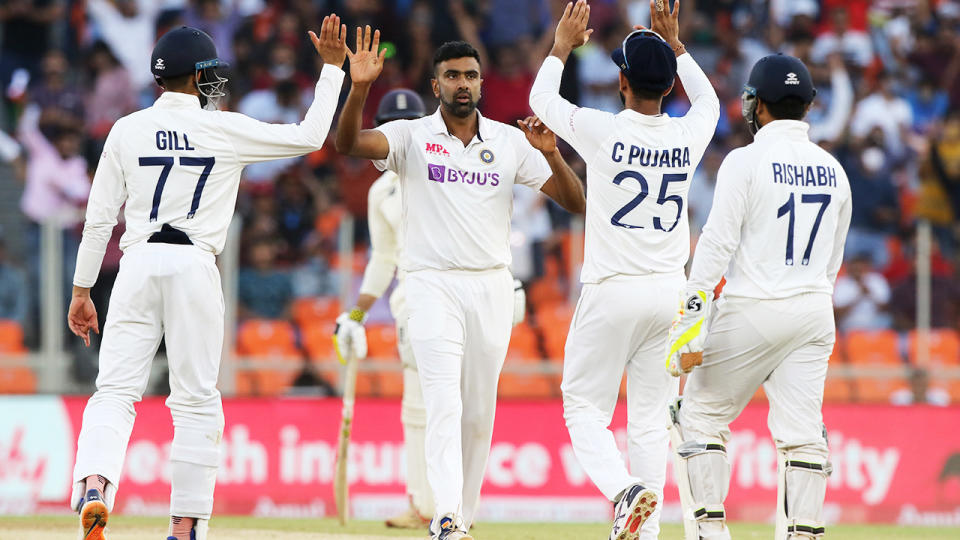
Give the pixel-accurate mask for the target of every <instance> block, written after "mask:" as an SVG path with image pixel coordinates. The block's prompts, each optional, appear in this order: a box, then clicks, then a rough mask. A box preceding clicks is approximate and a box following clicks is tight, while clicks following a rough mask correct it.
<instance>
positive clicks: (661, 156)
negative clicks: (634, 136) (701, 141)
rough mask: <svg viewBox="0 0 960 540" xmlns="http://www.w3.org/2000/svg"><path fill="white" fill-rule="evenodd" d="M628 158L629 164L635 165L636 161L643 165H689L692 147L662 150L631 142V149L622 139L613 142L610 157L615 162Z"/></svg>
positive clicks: (675, 166) (674, 166)
mask: <svg viewBox="0 0 960 540" xmlns="http://www.w3.org/2000/svg"><path fill="white" fill-rule="evenodd" d="M624 158H626V161H627V165H633V164H634V162H636V163H637V164H638V165H640V166H641V167H673V168H677V167H689V166H690V148H689V147H686V146H684V147H683V148H661V149H660V150H651V149H649V148H642V147H640V146H637V145H634V144H631V145H630V147H629V149H628V148H627V146H626V145H625V144H623V143H622V142H620V141H617V142H615V143H613V152H611V154H610V159H612V160H613V161H614V163H622V162H623V160H624Z"/></svg>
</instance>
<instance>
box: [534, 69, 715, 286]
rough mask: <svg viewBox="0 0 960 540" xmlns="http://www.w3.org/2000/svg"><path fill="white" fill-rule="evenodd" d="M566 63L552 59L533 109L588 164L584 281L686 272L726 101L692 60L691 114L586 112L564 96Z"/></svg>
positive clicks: (688, 80)
mask: <svg viewBox="0 0 960 540" xmlns="http://www.w3.org/2000/svg"><path fill="white" fill-rule="evenodd" d="M562 74H563V62H561V61H560V59H559V58H557V57H555V56H548V57H547V59H546V60H544V61H543V66H542V67H541V68H540V72H539V73H538V74H537V79H536V81H535V82H534V83H533V88H532V89H531V91H530V107H531V108H532V109H533V111H534V113H536V114H537V116H538V117H540V119H541V120H543V122H544V123H545V124H546V125H547V126H548V127H549V128H550V129H552V130H553V131H554V132H555V133H556V134H557V135H559V136H560V137H562V138H563V139H564V140H565V141H567V142H568V143H569V144H570V146H572V147H573V148H574V149H575V150H576V151H577V153H579V154H580V157H582V158H583V160H584V161H586V163H587V217H586V238H585V244H584V259H583V270H582V271H581V273H580V280H581V281H582V282H584V283H597V282H600V281H602V280H604V279H606V278H608V277H611V276H614V275H618V274H623V275H643V274H650V273H654V272H657V273H660V272H664V273H667V272H677V271H682V269H683V266H684V265H685V264H686V262H687V258H688V257H689V256H690V226H689V223H688V219H687V192H688V191H689V189H690V181H691V180H692V179H693V171H694V169H696V167H697V164H698V163H699V162H700V158H701V157H702V156H703V152H704V151H705V150H706V148H707V145H708V144H709V143H710V139H712V138H713V132H714V129H715V128H716V126H717V119H718V118H719V116H720V102H719V101H718V99H717V94H716V92H714V90H713V86H711V85H710V81H709V80H708V79H707V76H706V75H705V74H704V73H703V70H701V69H700V66H698V65H697V63H696V62H695V61H694V60H693V58H692V57H691V56H690V55H689V54H683V55H681V56H679V57H677V75H678V76H679V77H680V80H681V81H682V82H683V87H684V89H685V90H686V92H687V95H688V96H689V98H690V102H691V104H692V106H691V107H690V110H689V111H688V112H687V114H686V115H684V116H683V117H680V118H671V117H669V116H667V115H666V114H660V115H657V116H647V115H644V114H640V113H638V112H636V111H633V110H629V109H628V110H624V111H621V112H620V113H618V114H611V113H609V112H604V111H599V110H596V109H588V108H580V107H576V106H574V105H573V104H571V103H570V102H569V101H567V100H565V99H563V98H562V97H560V93H559V90H560V77H561V75H562Z"/></svg>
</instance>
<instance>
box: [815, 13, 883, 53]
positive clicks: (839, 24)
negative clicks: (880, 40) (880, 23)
mask: <svg viewBox="0 0 960 540" xmlns="http://www.w3.org/2000/svg"><path fill="white" fill-rule="evenodd" d="M835 52H839V53H841V54H842V55H843V57H844V59H845V60H846V61H848V62H852V63H853V64H855V65H857V66H860V67H866V66H867V65H868V64H870V62H872V61H873V46H872V45H871V44H870V36H869V35H868V34H867V33H866V32H864V31H862V30H854V29H851V28H850V14H849V13H848V12H847V8H846V7H844V6H838V7H834V8H833V9H831V10H830V29H829V30H827V31H826V32H824V33H822V34H820V35H819V36H818V37H817V39H816V41H814V43H813V50H812V51H811V53H810V57H811V59H812V60H813V61H814V62H816V63H818V64H822V63H824V62H826V61H827V57H828V56H830V55H831V54H833V53H835Z"/></svg>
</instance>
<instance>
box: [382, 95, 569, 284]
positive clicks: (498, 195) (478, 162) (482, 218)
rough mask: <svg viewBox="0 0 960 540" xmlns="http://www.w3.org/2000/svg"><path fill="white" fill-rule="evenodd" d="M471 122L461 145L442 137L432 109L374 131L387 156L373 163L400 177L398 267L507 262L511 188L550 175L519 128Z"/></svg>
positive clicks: (478, 266) (535, 185) (444, 132)
mask: <svg viewBox="0 0 960 540" xmlns="http://www.w3.org/2000/svg"><path fill="white" fill-rule="evenodd" d="M477 117H478V118H477V120H478V123H479V126H478V133H477V134H476V135H475V136H474V137H473V139H472V140H471V141H470V143H469V144H467V145H464V144H463V142H462V141H461V140H460V139H458V138H457V137H455V136H453V135H452V134H450V132H449V130H448V129H447V126H446V123H444V121H443V117H442V116H441V115H440V109H439V108H438V109H437V111H436V112H435V113H434V114H432V115H430V116H425V117H423V118H418V119H416V120H394V121H393V122H388V123H386V124H383V125H382V126H379V127H377V130H379V131H380V132H382V133H383V134H384V135H385V136H386V138H387V141H388V142H389V145H390V151H389V153H388V154H387V158H386V159H384V160H376V161H374V165H376V166H377V168H378V169H380V170H391V171H393V172H395V173H397V174H398V175H399V176H400V186H401V188H400V193H401V195H402V203H403V204H402V219H401V233H400V234H401V236H402V242H403V245H404V248H405V249H404V250H403V253H402V255H401V259H400V269H401V270H404V271H407V272H412V271H415V270H421V269H426V268H432V269H436V270H456V269H459V270H487V269H492V268H501V267H506V266H509V265H510V244H509V235H510V215H511V213H512V210H513V186H514V184H522V185H525V186H527V187H530V188H532V189H535V190H539V189H540V187H541V186H543V184H544V183H545V182H546V181H547V180H548V179H549V178H550V176H551V174H552V172H551V170H550V165H549V164H548V163H547V160H546V158H544V157H543V154H541V153H540V152H539V151H537V150H536V149H534V148H533V147H532V146H531V145H530V143H529V142H527V139H526V137H525V136H524V135H523V132H521V131H520V130H519V129H517V128H515V127H512V126H508V125H506V124H501V123H500V122H496V121H493V120H490V119H488V118H484V117H483V116H481V115H480V113H479V112H477Z"/></svg>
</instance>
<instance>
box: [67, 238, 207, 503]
mask: <svg viewBox="0 0 960 540" xmlns="http://www.w3.org/2000/svg"><path fill="white" fill-rule="evenodd" d="M223 313H224V307H223V291H222V289H221V288H220V274H219V272H218V271H217V267H216V264H215V263H214V256H213V254H212V253H210V252H207V251H204V250H201V249H200V248H197V247H194V246H191V245H170V244H157V243H142V244H138V245H136V246H132V247H130V248H128V249H127V250H126V251H125V253H124V255H123V258H122V259H121V260H120V271H119V274H118V275H117V281H116V283H115V284H114V286H113V293H112V295H111V297H110V309H109V311H108V313H107V323H106V325H105V326H104V329H103V342H102V343H101V345H100V372H99V375H98V376H97V391H96V393H95V394H94V395H93V396H92V397H91V398H90V400H89V401H88V402H87V407H86V409H84V411H83V426H82V428H81V429H80V436H79V438H78V440H77V463H76V466H75V467H74V470H73V481H74V482H81V481H83V479H84V478H86V477H87V476H90V475H93V474H99V475H102V476H104V477H105V478H106V479H107V480H108V481H109V482H110V483H112V484H114V486H116V487H119V481H120V472H121V471H122V470H123V460H124V456H125V455H126V451H127V443H128V441H129V439H130V431H131V430H132V429H133V421H134V417H135V416H136V412H135V411H134V407H133V405H134V403H136V402H138V401H140V398H141V397H142V396H143V392H144V390H145V389H146V386H147V378H148V377H149V375H150V364H151V362H152V360H153V357H154V356H155V355H156V352H157V347H158V346H159V344H160V339H161V338H162V337H163V336H164V335H165V336H166V348H167V358H168V361H169V367H170V397H168V398H167V407H169V408H170V414H171V416H172V417H173V426H174V435H173V445H172V447H171V449H170V461H171V469H170V480H171V487H172V491H171V496H170V514H171V515H174V516H181V517H193V518H201V519H209V518H210V513H211V511H212V510H213V488H214V484H215V482H216V474H217V467H218V465H219V462H220V453H219V444H220V439H221V436H222V434H223V408H222V406H221V402H220V391H219V390H217V387H216V384H217V373H218V371H219V368H220V353H221V349H222V347H223V324H224V323H223Z"/></svg>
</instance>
